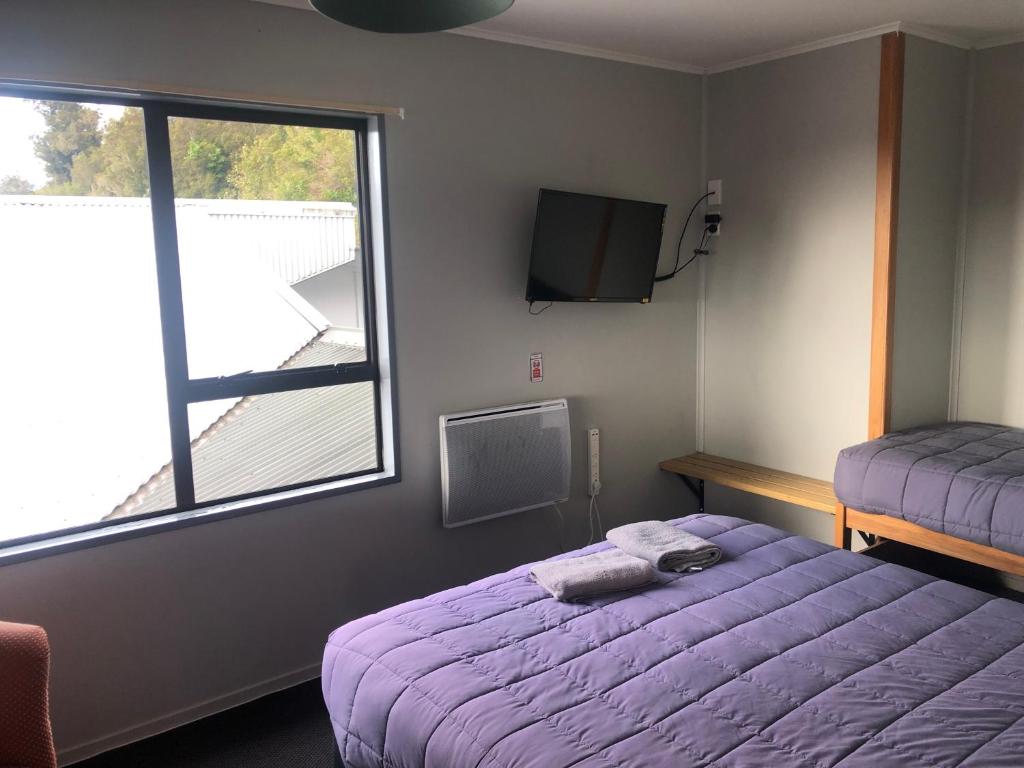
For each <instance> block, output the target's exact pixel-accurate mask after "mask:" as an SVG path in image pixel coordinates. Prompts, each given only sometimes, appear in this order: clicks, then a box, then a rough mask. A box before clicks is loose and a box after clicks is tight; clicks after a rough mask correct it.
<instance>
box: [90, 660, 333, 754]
mask: <svg viewBox="0 0 1024 768" xmlns="http://www.w3.org/2000/svg"><path fill="white" fill-rule="evenodd" d="M333 738H334V737H333V734H332V733H331V726H330V721H329V720H328V718H327V710H326V709H325V708H324V702H323V697H322V695H321V693H320V681H319V680H314V681H313V682H310V683H305V684H303V685H299V686H296V687H295V688H290V689H288V690H287V691H282V692H281V693H275V694H272V695H270V696H266V697H264V698H262V699H258V700H256V701H254V702H251V703H249V704H245V705H243V706H241V707H237V708H235V709H231V710H228V711H227V712H223V713H221V714H219V715H213V716H212V717H207V718H205V719H203V720H199V721H198V722H195V723H192V724H191V725H186V726H183V727H181V728H176V729H175V730H173V731H170V732H168V733H164V734H161V735H159V736H154V737H152V738H150V739H146V740H144V741H140V742H137V743H135V744H131V745H129V746H127V747H122V748H121V749H116V750H113V751H112V752H107V753H106V754H103V755H100V756H99V757H94V758H92V759H90V760H85V761H83V762H81V763H77V764H76V768H183V767H184V766H188V767H189V768H243V767H244V768H271V766H273V768H287V767H289V766H295V768H332V765H333V763H332V760H333V757H332V754H333V753H332V749H333Z"/></svg>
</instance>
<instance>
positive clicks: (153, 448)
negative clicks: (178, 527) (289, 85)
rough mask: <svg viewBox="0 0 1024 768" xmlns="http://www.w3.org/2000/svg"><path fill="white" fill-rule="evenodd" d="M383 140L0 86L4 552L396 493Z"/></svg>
mask: <svg viewBox="0 0 1024 768" xmlns="http://www.w3.org/2000/svg"><path fill="white" fill-rule="evenodd" d="M379 130H380V126H379V124H378V118H375V117H364V116H357V117H352V116H340V115H336V114H330V113H326V112H293V111H283V110H274V109H264V108H261V107H250V106H246V107H239V106H235V105H223V104H214V103H207V102H199V103H196V102H172V101H167V100H162V99H149V98H137V97H131V98H121V97H119V96H117V95H114V94H110V93H104V92H89V93H88V94H82V93H68V92H54V91H50V90H42V89H36V90H32V89H24V88H15V87H6V88H5V87H2V86H0V142H2V144H3V146H4V151H3V153H0V249H2V252H3V254H4V265H5V269H6V272H7V274H6V276H5V277H6V279H5V280H4V289H3V293H4V296H3V300H2V301H0V329H2V330H0V337H2V339H0V340H2V348H3V350H4V354H5V355H6V356H7V361H6V362H7V365H9V366H10V368H9V370H10V371H11V374H13V375H5V376H4V377H3V383H2V384H0V392H2V394H3V395H4V398H3V399H4V401H5V403H6V406H7V411H8V415H7V418H6V419H5V421H6V422H7V424H6V429H5V432H6V435H5V436H6V441H5V442H6V446H7V448H6V450H7V451H9V452H10V455H9V456H8V458H7V459H6V464H7V468H8V470H9V471H10V475H9V478H10V479H9V480H8V482H7V483H6V484H5V485H6V492H7V493H8V495H10V494H12V493H13V504H6V505H5V507H4V508H3V510H0V542H2V543H4V544H5V545H6V546H7V547H8V550H9V549H10V547H12V546H14V547H17V546H21V545H25V544H29V545H30V544H33V543H36V542H40V541H44V540H52V539H53V537H54V536H57V535H63V536H64V537H65V538H66V539H68V541H69V542H71V541H72V540H73V539H74V536H75V535H77V534H81V533H84V532H90V533H91V532H92V531H93V529H98V528H111V530H115V526H118V525H120V529H124V528H125V526H124V523H125V522H126V521H130V522H134V523H138V522H140V521H149V522H148V523H147V524H146V525H137V526H135V528H137V529H144V528H148V527H154V526H156V525H157V524H160V525H162V524H165V523H167V522H171V521H187V520H190V519H197V518H198V517H200V516H205V515H207V514H209V513H211V507H212V511H213V512H220V511H234V510H238V509H241V508H254V507H255V500H257V499H259V500H260V501H269V502H272V503H280V502H281V501H282V500H283V499H286V498H289V499H290V498H294V497H296V496H305V495H308V494H310V493H314V492H337V491H338V490H340V489H342V488H348V487H352V486H353V485H357V484H360V483H363V484H364V483H366V482H381V481H383V480H386V479H388V478H394V477H396V475H397V472H396V464H397V462H396V458H395V456H394V447H393V444H394V440H393V434H394V432H393V429H394V425H393V424H392V423H391V418H390V414H391V413H392V407H391V382H390V375H389V371H390V365H389V362H388V356H389V350H390V342H389V337H388V333H387V328H386V311H385V309H386V304H385V303H384V296H385V291H384V289H383V285H382V283H383V280H384V279H385V278H386V270H385V269H384V267H383V265H384V262H383V247H382V242H381V241H382V240H383V226H382V220H383V216H384V212H383V192H382V190H381V182H380V175H381V174H380V170H379V169H380V167H381V166H380V158H379V154H380V150H379V145H380V141H379ZM382 315H383V321H382V320H381V316H382ZM357 479H358V480H357ZM120 529H119V530H120Z"/></svg>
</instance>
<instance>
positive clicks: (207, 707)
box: [58, 662, 320, 766]
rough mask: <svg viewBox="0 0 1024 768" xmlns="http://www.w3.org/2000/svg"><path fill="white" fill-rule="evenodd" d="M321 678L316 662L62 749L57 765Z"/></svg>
mask: <svg viewBox="0 0 1024 768" xmlns="http://www.w3.org/2000/svg"><path fill="white" fill-rule="evenodd" d="M319 676H320V663H319V662H317V663H316V664H313V665H311V666H308V667H303V668H302V669H297V670H294V671H292V672H288V673H286V674H283V675H280V676H278V677H274V678H271V679H270V680H265V681H263V682H261V683H257V684H256V685H251V686H248V687H246V688H241V689H239V690H237V691H233V692H231V693H227V694H225V695H223V696H217V697H216V698H213V699H207V700H206V701H202V702H199V703H197V704H194V705H193V706H190V707H186V708H184V709H179V710H177V711H175V712H170V713H168V714H166V715H162V716H160V717H157V718H155V719H153V720H147V721H145V722H143V723H139V724H137V725H133V726H130V727H128V728H125V729H123V730H120V731H115V732H114V733H111V734H108V735H106V736H100V737H99V738H97V739H92V740H90V741H87V742H84V743H82V744H77V745H75V746H73V747H67V748H64V749H61V750H60V752H59V754H58V764H59V765H61V766H66V765H71V764H72V763H77V762H79V761H81V760H86V759H87V758H90V757H95V756H96V755H99V754H101V753H103V752H107V751H109V750H111V749H116V748H117V747H123V746H125V745H127V744H131V743H133V742H136V741H140V740H142V739H147V738H149V737H150V736H156V735H157V734H160V733H165V732H167V731H170V730H173V729H174V728H179V727H180V726H182V725H187V724H188V723H192V722H195V721H196V720H201V719H202V718H204V717H209V716H210V715H215V714H217V713H218V712H223V711H224V710H227V709H231V708H232V707H237V706H239V705H241V704H246V703H248V702H250V701H254V700H255V699H259V698H261V697H263V696H266V695H268V694H271V693H277V692H278V691H283V690H284V689H286V688H291V687H292V686H294V685H299V684H300V683H306V682H309V681H310V680H314V679H316V678H317V677H319Z"/></svg>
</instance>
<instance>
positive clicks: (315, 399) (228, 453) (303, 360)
mask: <svg viewBox="0 0 1024 768" xmlns="http://www.w3.org/2000/svg"><path fill="white" fill-rule="evenodd" d="M364 359H366V350H365V349H363V348H362V347H354V346H346V345H342V344H333V343H331V342H327V341H324V340H323V339H322V338H321V337H320V336H318V337H317V338H315V339H314V340H313V341H311V342H309V343H308V344H307V345H306V346H305V347H303V348H302V349H301V350H299V351H298V352H297V353H296V354H295V355H294V356H293V357H292V358H291V359H290V360H288V362H286V363H285V364H284V365H283V366H281V367H282V368H309V367H313V366H318V365H335V364H337V363H347V362H353V361H358V360H364ZM376 432H377V429H376V419H375V414H374V385H373V383H372V382H364V383H360V384H348V385H344V386H335V387H323V388H319V389H305V390H297V391H295V392H281V393H275V394H270V395H256V396H251V397H244V398H242V399H241V400H238V401H236V402H235V403H234V404H233V405H232V406H231V407H230V408H229V409H228V410H227V411H226V412H225V413H224V414H223V415H222V416H221V417H220V418H218V419H217V421H215V422H214V423H213V424H212V425H211V426H210V427H208V428H207V429H206V430H204V431H203V433H202V434H201V435H199V437H197V438H196V439H195V440H193V441H192V468H193V477H194V479H195V489H196V500H197V501H199V502H200V503H201V502H204V501H213V500H217V499H224V498H230V497H233V496H240V495H242V494H246V493H253V492H255V491H262V490H270V489H273V488H280V487H282V486H286V485H292V484H295V483H302V482H306V481H310V480H319V479H323V478H327V477H334V476H336V475H344V474H350V473H353V472H359V471H362V470H366V469H372V468H373V467H374V466H376V463H377V435H376ZM174 505H175V499H174V475H173V470H172V467H171V465H170V464H168V465H166V466H164V467H163V468H162V469H161V470H160V471H159V472H157V473H156V474H155V475H154V476H153V477H152V478H150V480H149V481H147V482H146V483H145V484H143V485H142V486H141V487H140V488H139V489H138V490H137V491H136V492H135V493H133V494H132V495H131V496H129V497H128V498H127V499H126V500H125V501H124V502H123V503H121V504H119V505H118V506H117V507H116V508H115V509H114V511H113V512H111V513H110V514H109V515H107V516H106V518H104V519H107V520H111V519H114V518H122V517H128V516H131V515H137V514H141V513H145V512H156V511H160V510H165V509H171V508H173V507H174Z"/></svg>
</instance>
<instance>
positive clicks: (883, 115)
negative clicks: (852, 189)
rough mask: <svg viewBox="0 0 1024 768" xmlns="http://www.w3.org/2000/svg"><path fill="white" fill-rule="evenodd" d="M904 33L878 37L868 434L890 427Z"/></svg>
mask: <svg viewBox="0 0 1024 768" xmlns="http://www.w3.org/2000/svg"><path fill="white" fill-rule="evenodd" d="M906 39H907V38H906V35H905V34H904V33H903V32H898V31H897V32H890V33H888V34H886V35H883V36H882V53H881V67H880V74H879V86H878V165H877V174H876V180H875V247H874V251H875V253H874V277H873V278H872V293H871V296H872V298H871V365H870V374H869V380H870V383H869V389H868V439H869V440H873V439H875V438H878V437H881V436H882V435H884V434H885V433H886V432H887V431H888V430H889V420H890V415H891V414H890V411H891V403H892V347H893V326H894V322H893V320H894V318H893V315H894V309H895V298H896V233H897V228H898V223H899V196H900V147H901V142H902V134H903V61H904V55H905V51H906Z"/></svg>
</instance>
